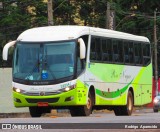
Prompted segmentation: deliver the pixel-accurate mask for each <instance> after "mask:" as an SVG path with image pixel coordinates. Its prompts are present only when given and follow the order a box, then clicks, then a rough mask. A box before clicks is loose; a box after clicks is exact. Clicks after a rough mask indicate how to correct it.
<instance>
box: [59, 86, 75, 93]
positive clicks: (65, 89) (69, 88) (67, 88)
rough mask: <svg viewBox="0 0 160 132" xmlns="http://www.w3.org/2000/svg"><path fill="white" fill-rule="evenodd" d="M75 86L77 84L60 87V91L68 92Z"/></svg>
mask: <svg viewBox="0 0 160 132" xmlns="http://www.w3.org/2000/svg"><path fill="white" fill-rule="evenodd" d="M75 87H76V85H71V86H68V87H66V88H63V89H60V90H59V91H60V92H68V91H70V90H72V89H74V88H75Z"/></svg>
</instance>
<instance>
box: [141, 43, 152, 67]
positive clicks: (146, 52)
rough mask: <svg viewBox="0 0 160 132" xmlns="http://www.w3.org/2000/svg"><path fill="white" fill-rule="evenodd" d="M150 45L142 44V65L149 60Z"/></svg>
mask: <svg viewBox="0 0 160 132" xmlns="http://www.w3.org/2000/svg"><path fill="white" fill-rule="evenodd" d="M150 58H151V57H150V45H149V44H143V65H147V64H148V63H149V62H150Z"/></svg>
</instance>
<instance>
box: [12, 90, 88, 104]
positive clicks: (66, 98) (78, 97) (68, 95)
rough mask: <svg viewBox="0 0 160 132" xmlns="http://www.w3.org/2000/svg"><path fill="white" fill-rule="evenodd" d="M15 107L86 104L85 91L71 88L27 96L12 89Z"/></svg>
mask: <svg viewBox="0 0 160 132" xmlns="http://www.w3.org/2000/svg"><path fill="white" fill-rule="evenodd" d="M13 99H14V106H15V107H31V106H51V107H56V106H74V105H85V104H86V93H84V92H82V91H81V90H78V92H77V89H73V90H70V91H68V92H63V93H60V94H56V95H48V96H28V95H24V94H21V93H17V92H15V91H13Z"/></svg>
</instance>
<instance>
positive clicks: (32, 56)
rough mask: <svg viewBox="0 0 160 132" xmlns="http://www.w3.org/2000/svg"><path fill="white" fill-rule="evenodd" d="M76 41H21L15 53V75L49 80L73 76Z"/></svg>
mask: <svg viewBox="0 0 160 132" xmlns="http://www.w3.org/2000/svg"><path fill="white" fill-rule="evenodd" d="M74 54H75V42H74V41H68V42H52V43H39V44H37V43H21V42H18V43H17V45H16V49H15V54H14V68H13V77H14V78H16V79H21V80H31V81H32V80H33V81H49V80H52V81H53V80H57V79H61V78H66V77H70V76H73V74H74V63H75V58H74V56H75V55H74Z"/></svg>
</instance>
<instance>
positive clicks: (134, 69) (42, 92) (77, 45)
mask: <svg viewBox="0 0 160 132" xmlns="http://www.w3.org/2000/svg"><path fill="white" fill-rule="evenodd" d="M11 46H14V47H15V50H14V57H13V83H12V84H13V101H14V105H15V107H29V111H30V114H31V116H32V117H40V116H41V114H42V113H46V112H49V111H50V110H51V109H53V108H58V109H60V108H64V109H66V108H67V109H69V110H70V113H71V116H89V115H90V114H91V113H92V110H93V109H108V110H113V111H114V113H115V115H117V116H120V115H131V114H132V110H133V107H134V106H142V105H145V104H147V103H150V102H151V100H152V61H151V45H150V42H149V40H148V39H147V38H146V37H141V36H136V35H131V34H127V33H122V32H117V31H112V30H107V29H100V28H93V27H86V26H48V27H39V28H32V29H29V30H26V31H24V32H23V33H22V34H20V35H19V37H18V38H17V40H15V41H12V42H9V43H8V44H6V45H5V47H4V48H3V59H4V60H7V58H8V57H7V56H8V49H9V47H11Z"/></svg>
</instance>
